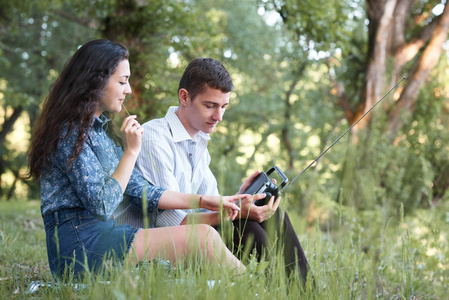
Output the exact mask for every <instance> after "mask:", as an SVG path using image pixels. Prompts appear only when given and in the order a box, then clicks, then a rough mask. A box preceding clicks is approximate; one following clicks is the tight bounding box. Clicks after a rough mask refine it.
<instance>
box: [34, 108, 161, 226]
mask: <svg viewBox="0 0 449 300" xmlns="http://www.w3.org/2000/svg"><path fill="white" fill-rule="evenodd" d="M108 121H109V119H108V118H106V117H105V116H104V115H101V116H100V118H97V117H95V120H94V121H93V124H92V127H91V128H90V130H89V133H88V138H87V139H86V143H85V145H84V147H83V149H82V150H81V153H80V155H79V156H78V157H77V158H76V159H75V160H74V161H73V163H72V165H71V169H69V168H68V167H67V161H68V159H69V157H70V156H71V155H72V153H73V149H74V145H75V140H76V137H77V134H78V130H76V129H72V131H71V132H70V134H69V135H68V136H67V137H66V138H65V139H63V140H60V141H59V143H58V146H57V148H56V151H55V152H54V154H53V159H52V161H51V172H42V175H41V198H42V203H41V212H42V216H45V215H47V214H48V213H51V212H54V211H57V210H60V209H66V208H85V209H87V210H88V211H90V212H91V213H92V215H93V216H95V217H97V218H98V219H100V220H103V221H105V220H107V219H108V218H110V217H111V216H112V214H113V212H114V211H115V209H116V208H117V206H118V205H119V204H120V202H122V200H123V193H122V189H121V187H120V184H119V183H118V182H117V180H116V179H115V178H113V177H111V175H112V173H114V171H115V169H116V167H117V165H118V162H119V160H120V158H121V156H122V154H123V151H122V148H121V147H120V146H118V145H116V144H115V142H114V141H113V140H112V139H111V138H110V137H109V136H108V135H107V134H106V131H105V130H106V128H107V124H108ZM66 133H67V128H65V129H64V130H63V132H62V134H61V136H64V135H65V134H66ZM164 190H165V189H164V188H160V187H157V186H153V185H150V184H149V183H148V182H147V181H146V180H144V179H143V177H142V176H141V175H140V174H139V173H138V172H137V171H135V170H134V171H133V173H132V175H131V178H130V180H129V182H128V185H127V187H126V190H125V192H124V194H125V195H127V198H128V200H129V202H130V203H132V204H133V205H135V206H137V207H139V208H141V207H142V198H146V199H147V201H148V204H147V209H148V212H149V213H151V212H154V211H157V207H158V203H159V198H160V197H161V195H162V193H163V192H164ZM144 192H146V195H145V197H142V195H143V193H144Z"/></svg>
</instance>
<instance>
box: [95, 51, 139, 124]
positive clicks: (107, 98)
mask: <svg viewBox="0 0 449 300" xmlns="http://www.w3.org/2000/svg"><path fill="white" fill-rule="evenodd" d="M129 76H131V71H130V69H129V61H128V60H127V59H125V60H122V61H121V62H120V63H119V64H118V66H117V69H116V70H115V72H114V74H112V75H111V77H110V78H109V81H108V85H107V86H106V90H105V92H104V98H103V99H102V100H101V103H100V108H99V110H98V111H97V113H96V115H97V116H100V115H101V114H102V113H103V112H104V111H108V112H119V111H121V110H122V103H123V101H125V97H126V95H128V94H131V86H130V85H129Z"/></svg>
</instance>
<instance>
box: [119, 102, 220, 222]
mask: <svg viewBox="0 0 449 300" xmlns="http://www.w3.org/2000/svg"><path fill="white" fill-rule="evenodd" d="M176 109H177V107H176V106H173V107H170V108H169V109H168V112H167V114H166V115H165V117H164V118H161V119H155V120H151V121H149V122H146V123H145V124H143V125H142V126H143V128H144V133H143V144H142V149H141V151H140V154H139V157H138V158H137V162H136V169H137V170H138V171H139V172H140V173H141V174H142V175H143V177H145V179H147V180H148V181H149V182H151V183H153V184H155V185H158V186H161V187H164V188H166V189H168V190H172V191H177V192H182V193H189V194H201V195H202V194H205V195H218V188H217V181H216V179H215V177H214V175H213V173H212V171H211V170H210V169H209V163H210V160H211V158H210V155H209V151H208V150H207V142H208V140H209V139H210V137H209V134H207V133H204V132H199V133H198V134H197V135H196V137H195V140H192V138H191V137H190V135H189V133H188V132H187V130H186V129H185V128H184V126H183V125H182V123H181V121H180V120H179V118H178V116H177V115H176V114H175V111H176ZM188 212H190V211H189V210H180V209H175V210H160V211H159V212H158V213H157V214H156V215H155V214H153V215H152V216H151V219H152V224H153V222H154V225H155V226H156V227H165V226H177V225H179V224H180V223H181V221H182V220H183V219H184V218H185V216H186V215H187V213H188ZM141 218H142V217H141V216H140V219H141ZM123 222H124V223H126V224H130V225H133V226H137V225H142V221H141V220H139V215H138V212H132V211H129V210H128V216H127V218H126V221H123ZM140 227H142V226H140Z"/></svg>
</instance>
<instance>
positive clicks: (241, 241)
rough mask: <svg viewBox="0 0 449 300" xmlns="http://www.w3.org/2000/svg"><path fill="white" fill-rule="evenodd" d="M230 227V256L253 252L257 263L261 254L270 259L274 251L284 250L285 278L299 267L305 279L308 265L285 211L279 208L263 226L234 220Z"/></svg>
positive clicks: (252, 222)
mask: <svg viewBox="0 0 449 300" xmlns="http://www.w3.org/2000/svg"><path fill="white" fill-rule="evenodd" d="M233 224H234V229H233V230H234V232H233V248H234V249H233V253H234V254H235V255H236V256H237V257H239V258H243V257H242V256H243V254H244V253H247V251H248V250H249V251H250V252H253V250H256V257H257V260H259V261H260V259H261V258H262V257H263V255H266V256H267V258H269V257H270V256H271V255H275V254H276V253H278V251H276V253H273V249H280V250H281V251H283V253H282V254H283V257H284V262H285V269H286V273H287V276H290V275H291V274H292V273H293V272H294V271H295V268H298V270H299V272H300V274H301V277H302V279H303V281H305V280H306V279H307V272H308V269H309V265H308V262H307V259H306V256H305V254H304V250H303V249H302V247H301V244H300V243H299V240H298V237H297V236H296V233H295V230H294V229H293V226H292V223H291V222H290V219H289V217H288V215H287V213H286V212H284V211H283V210H281V209H278V210H277V211H276V213H275V214H274V215H273V216H272V217H271V218H270V219H268V220H266V221H264V222H262V223H258V222H256V221H251V220H245V219H236V220H234V221H233Z"/></svg>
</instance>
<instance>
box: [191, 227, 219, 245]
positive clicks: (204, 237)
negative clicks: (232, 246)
mask: <svg viewBox="0 0 449 300" xmlns="http://www.w3.org/2000/svg"><path fill="white" fill-rule="evenodd" d="M196 230H197V232H198V240H199V243H200V245H201V248H204V249H206V248H207V250H213V249H214V248H215V247H216V246H217V245H218V246H221V245H222V244H223V240H222V239H221V236H220V234H219V233H218V232H217V230H215V228H213V227H212V226H210V225H207V224H198V225H197V228H196Z"/></svg>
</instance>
